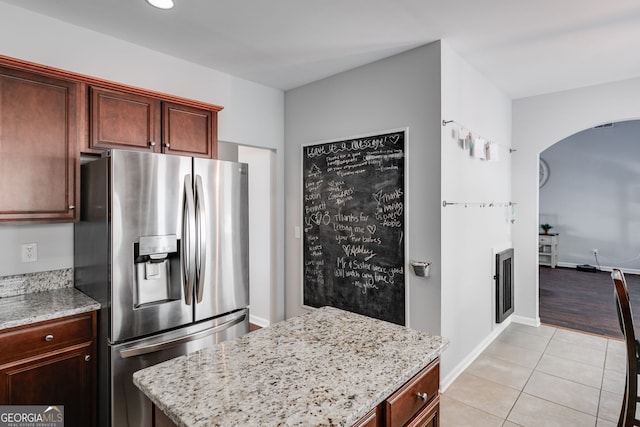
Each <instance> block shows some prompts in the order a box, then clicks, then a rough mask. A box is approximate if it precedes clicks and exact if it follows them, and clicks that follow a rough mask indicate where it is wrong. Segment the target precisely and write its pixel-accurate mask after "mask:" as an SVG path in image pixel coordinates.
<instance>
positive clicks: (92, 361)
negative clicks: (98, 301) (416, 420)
mask: <svg viewBox="0 0 640 427" xmlns="http://www.w3.org/2000/svg"><path fill="white" fill-rule="evenodd" d="M0 348H2V352H0V405H58V406H60V405H62V406H64V415H65V426H67V427H73V426H78V427H86V426H94V425H95V424H96V312H95V311H94V312H90V313H83V314H78V315H74V316H68V317H63V318H61V319H55V320H50V321H45V322H40V323H36V324H33V325H26V326H20V327H16V328H11V329H7V330H4V331H2V332H0Z"/></svg>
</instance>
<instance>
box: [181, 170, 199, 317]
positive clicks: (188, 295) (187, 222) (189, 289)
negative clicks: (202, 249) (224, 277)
mask: <svg viewBox="0 0 640 427" xmlns="http://www.w3.org/2000/svg"><path fill="white" fill-rule="evenodd" d="M194 210H195V209H194V201H193V189H192V184H191V175H189V174H187V175H186V176H185V177H184V206H183V210H182V243H181V246H182V247H181V250H182V279H183V281H184V302H185V303H186V304H187V305H191V302H192V301H193V283H194V281H195V273H196V272H195V268H194V256H195V244H196V239H195V233H196V230H195V224H194V217H193V215H194Z"/></svg>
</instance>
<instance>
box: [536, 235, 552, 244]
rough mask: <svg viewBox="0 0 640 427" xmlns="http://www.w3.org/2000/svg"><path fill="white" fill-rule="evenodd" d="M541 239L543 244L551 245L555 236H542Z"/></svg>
mask: <svg viewBox="0 0 640 427" xmlns="http://www.w3.org/2000/svg"><path fill="white" fill-rule="evenodd" d="M539 241H540V244H541V245H550V244H551V243H552V242H553V238H552V237H551V236H540V237H539Z"/></svg>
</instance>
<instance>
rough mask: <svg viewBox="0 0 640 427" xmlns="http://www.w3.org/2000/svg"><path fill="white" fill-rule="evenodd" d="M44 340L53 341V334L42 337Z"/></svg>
mask: <svg viewBox="0 0 640 427" xmlns="http://www.w3.org/2000/svg"><path fill="white" fill-rule="evenodd" d="M44 340H45V341H46V342H51V341H53V335H47V336H46V337H44Z"/></svg>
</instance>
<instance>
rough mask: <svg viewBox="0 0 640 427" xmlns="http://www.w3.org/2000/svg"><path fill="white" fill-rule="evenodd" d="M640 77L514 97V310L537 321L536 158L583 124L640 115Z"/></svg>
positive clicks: (627, 118)
mask: <svg viewBox="0 0 640 427" xmlns="http://www.w3.org/2000/svg"><path fill="white" fill-rule="evenodd" d="M639 95H640V79H631V80H624V81H620V82H615V83H609V84H603V85H598V86H592V87H587V88H582V89H576V90H570V91H564V92H558V93H553V94H549V95H541V96H536V97H530V98H523V99H519V100H516V101H514V103H513V144H512V145H513V148H515V149H517V150H518V151H517V152H516V153H514V155H513V156H512V158H513V163H512V167H513V181H512V186H513V187H512V191H513V198H514V200H515V201H516V202H517V203H518V205H517V209H518V210H517V212H518V216H517V218H516V223H515V225H514V227H513V244H514V249H515V251H516V254H517V256H516V259H515V269H514V271H515V283H516V289H515V298H516V301H515V309H516V314H518V315H519V316H521V317H522V318H527V319H529V320H530V321H531V322H539V321H540V318H539V311H538V254H537V248H538V245H537V239H538V230H539V228H538V227H539V224H538V158H539V154H540V152H541V151H542V150H544V149H546V148H548V147H549V146H551V145H553V144H555V143H556V142H558V141H560V140H562V139H564V138H566V137H568V136H570V135H573V134H574V133H576V132H579V131H581V130H584V129H587V128H590V127H593V126H596V125H600V124H603V123H610V122H617V121H624V120H632V119H638V118H640V102H638V96H639Z"/></svg>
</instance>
